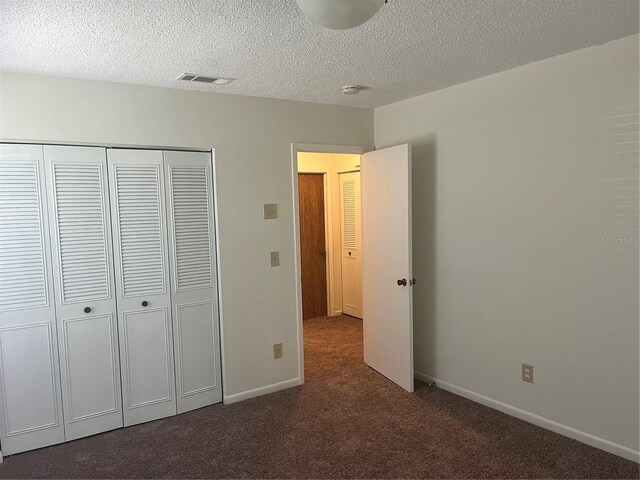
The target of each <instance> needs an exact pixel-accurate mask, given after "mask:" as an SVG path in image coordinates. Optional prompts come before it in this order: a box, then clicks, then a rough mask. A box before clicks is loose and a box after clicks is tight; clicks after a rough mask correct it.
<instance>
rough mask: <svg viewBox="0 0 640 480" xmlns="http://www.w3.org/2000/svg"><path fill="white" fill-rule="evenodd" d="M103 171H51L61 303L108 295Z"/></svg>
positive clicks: (73, 167)
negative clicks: (58, 250)
mask: <svg viewBox="0 0 640 480" xmlns="http://www.w3.org/2000/svg"><path fill="white" fill-rule="evenodd" d="M103 168H104V167H103V165H101V164H94V165H79V164H66V163H56V164H54V165H53V168H52V170H53V183H54V198H55V204H56V207H57V208H56V213H57V219H56V220H57V228H58V243H59V248H60V263H61V265H60V267H61V268H60V270H61V272H60V275H61V278H62V282H61V285H60V287H61V289H62V299H63V302H64V303H71V302H78V301H84V302H86V301H90V300H100V299H106V298H109V296H110V291H109V272H108V270H107V268H108V260H107V257H108V255H109V252H108V250H107V244H106V237H107V235H108V234H109V232H107V231H106V230H105V218H104V203H105V192H104V191H103V189H102V184H103V176H104V171H103ZM75 185H81V187H78V186H75Z"/></svg>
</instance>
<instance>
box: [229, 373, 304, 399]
mask: <svg viewBox="0 0 640 480" xmlns="http://www.w3.org/2000/svg"><path fill="white" fill-rule="evenodd" d="M298 385H301V383H300V378H299V377H296V378H292V379H290V380H285V381H284V382H279V383H274V384H272V385H267V386H266V387H260V388H254V389H253V390H247V391H246V392H240V393H235V394H233V395H225V396H224V404H225V405H230V404H232V403H237V402H241V401H243V400H248V399H249V398H253V397H259V396H261V395H267V394H268V393H274V392H279V391H280V390H286V389H287V388H291V387H297V386H298Z"/></svg>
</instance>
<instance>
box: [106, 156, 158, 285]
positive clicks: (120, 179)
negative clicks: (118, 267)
mask: <svg viewBox="0 0 640 480" xmlns="http://www.w3.org/2000/svg"><path fill="white" fill-rule="evenodd" d="M113 168H114V170H115V181H116V185H115V188H116V192H117V194H116V197H117V202H118V205H117V208H118V223H119V230H120V248H121V250H122V254H121V256H122V258H121V263H122V272H123V273H122V281H123V286H124V292H123V294H124V296H125V297H129V296H139V295H151V294H157V293H160V294H161V293H164V292H165V291H166V288H165V283H164V261H163V249H164V242H163V239H162V234H163V232H162V222H161V218H160V214H161V209H160V202H161V201H162V199H160V197H159V193H160V189H159V176H160V175H161V170H160V166H159V165H150V166H146V167H138V166H130V165H115V166H114V167H113ZM142 192H144V195H142ZM142 254H144V255H142Z"/></svg>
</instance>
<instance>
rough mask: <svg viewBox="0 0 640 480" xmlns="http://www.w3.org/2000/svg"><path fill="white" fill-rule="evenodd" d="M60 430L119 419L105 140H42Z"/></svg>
mask: <svg viewBox="0 0 640 480" xmlns="http://www.w3.org/2000/svg"><path fill="white" fill-rule="evenodd" d="M44 158H45V162H46V165H47V173H48V175H47V177H48V180H49V181H48V183H49V206H50V209H49V211H50V213H49V221H50V225H51V239H52V241H51V244H52V251H53V258H54V259H55V260H54V262H53V270H54V273H55V279H56V282H55V285H56V311H57V319H58V332H59V336H58V345H59V348H60V365H61V377H62V398H63V405H64V423H65V438H66V439H67V440H73V439H76V438H80V437H84V436H87V435H93V434H95V433H99V432H104V431H106V430H111V429H114V428H118V427H122V405H121V403H122V402H121V393H120V364H119V357H118V338H117V335H118V330H117V319H116V298H115V292H114V288H113V258H112V250H111V225H110V221H109V194H108V188H107V159H106V154H105V149H104V148H98V147H67V146H49V145H46V146H44Z"/></svg>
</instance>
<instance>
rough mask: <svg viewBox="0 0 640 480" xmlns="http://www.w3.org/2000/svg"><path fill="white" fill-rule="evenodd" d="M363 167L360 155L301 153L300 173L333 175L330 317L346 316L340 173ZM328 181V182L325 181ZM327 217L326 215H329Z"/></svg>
mask: <svg viewBox="0 0 640 480" xmlns="http://www.w3.org/2000/svg"><path fill="white" fill-rule="evenodd" d="M359 168H360V155H351V154H344V153H316V152H299V153H298V172H300V173H304V172H306V173H318V172H326V173H325V174H326V175H329V181H328V182H327V184H328V186H329V188H330V190H331V192H330V195H331V196H330V199H329V202H327V199H325V203H328V205H329V208H330V209H331V214H330V215H328V218H329V219H330V221H331V226H330V228H327V232H328V233H329V236H330V239H331V242H330V244H329V245H327V253H328V256H327V260H328V261H331V263H330V266H329V286H330V290H329V292H328V295H329V303H330V308H329V309H328V311H329V315H330V316H335V315H340V314H341V313H342V223H341V218H340V175H339V173H340V172H348V171H351V170H355V169H359ZM325 181H326V180H325ZM325 215H326V213H325Z"/></svg>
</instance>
